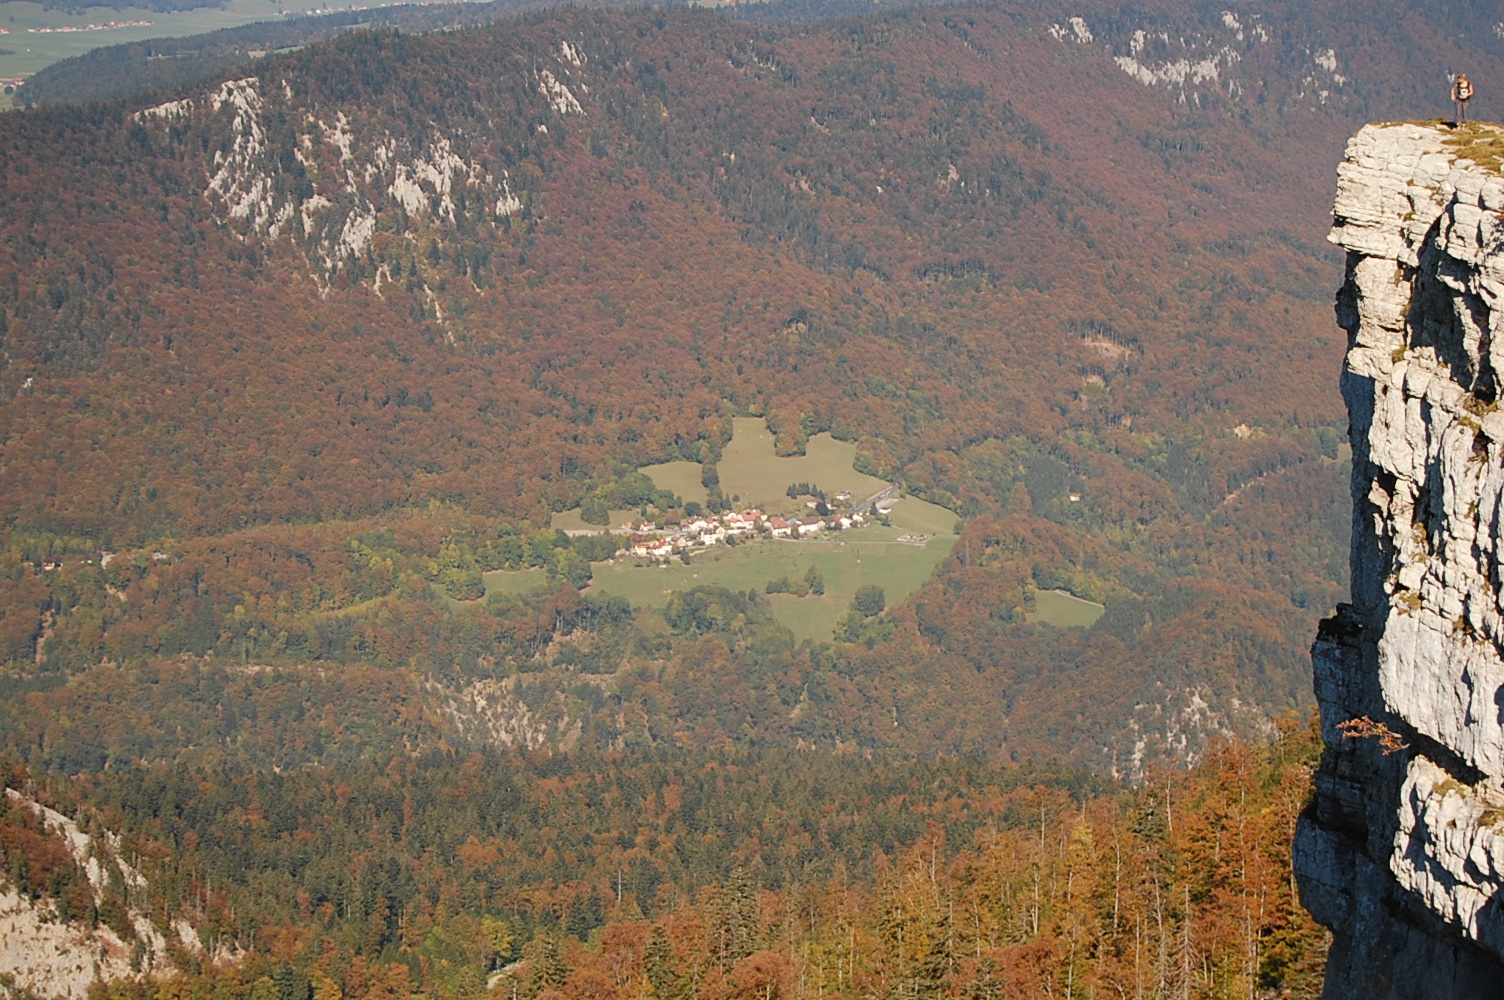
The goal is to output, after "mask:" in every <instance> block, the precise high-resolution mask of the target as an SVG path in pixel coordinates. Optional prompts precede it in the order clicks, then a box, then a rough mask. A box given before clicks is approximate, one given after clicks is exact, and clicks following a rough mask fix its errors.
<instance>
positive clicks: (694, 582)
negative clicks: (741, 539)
mask: <svg viewBox="0 0 1504 1000" xmlns="http://www.w3.org/2000/svg"><path fill="white" fill-rule="evenodd" d="M869 532H871V533H872V534H869ZM878 532H881V533H883V534H886V535H889V536H890V539H891V536H892V535H893V534H896V532H897V529H880V528H872V529H867V530H863V531H847V532H842V533H840V534H839V535H836V536H833V537H832V538H831V539H829V540H822V541H818V542H813V541H802V542H794V541H781V540H773V539H766V540H762V541H757V542H752V543H749V544H746V545H739V546H736V547H735V548H728V547H726V546H716V547H714V548H710V549H704V550H701V551H697V552H695V553H694V555H693V557H692V558H693V560H694V561H693V562H692V563H691V564H690V565H688V566H684V565H681V564H679V563H672V564H670V565H669V566H668V567H667V568H660V567H658V566H642V565H637V564H634V563H632V562H630V561H625V560H624V561H621V562H615V563H611V564H609V565H607V564H601V563H597V564H596V565H595V567H594V570H595V582H594V583H592V584H591V587H590V589H591V592H592V593H595V592H599V593H603V594H609V595H612V596H620V597H625V598H626V599H627V600H629V601H631V602H632V604H633V605H634V606H637V607H643V606H646V607H653V608H661V607H663V606H664V605H665V604H667V603H668V598H669V595H670V594H671V593H673V592H674V591H676V590H688V589H690V588H691V587H698V586H718V587H726V588H728V589H731V590H749V589H750V590H756V591H758V592H761V591H762V589H763V587H764V586H765V585H766V584H767V582H768V581H769V580H776V579H778V578H779V577H783V576H787V577H788V578H789V579H790V580H795V579H801V578H803V576H804V574H805V573H806V572H808V570H809V568H810V567H811V566H818V567H820V571H821V572H822V573H824V574H825V593H824V594H823V595H821V596H818V597H817V596H814V595H810V596H808V597H794V596H792V595H785V594H775V595H773V608H774V612H775V613H776V614H777V615H778V620H779V621H780V622H781V623H782V624H783V625H785V626H787V627H788V628H789V629H790V630H792V631H793V633H794V636H795V638H797V639H815V640H829V639H830V638H831V634H832V629H833V628H834V627H835V623H836V619H837V618H838V617H840V615H841V613H842V612H843V611H845V610H846V608H847V606H849V605H850V604H851V598H852V595H853V594H855V593H856V589H857V588H858V587H860V586H862V585H863V584H866V583H875V584H877V585H878V586H880V587H882V588H883V590H884V591H885V592H886V594H887V597H888V603H889V604H897V603H898V602H899V601H902V600H903V599H904V598H905V597H907V596H908V595H909V594H912V593H913V592H914V591H915V590H918V589H919V586H920V584H922V583H924V581H925V580H927V579H929V575H930V573H931V572H932V571H933V570H934V568H935V564H936V563H938V562H939V561H940V560H941V559H943V558H945V555H946V553H948V552H949V551H950V549H951V546H952V545H954V544H955V541H956V539H955V536H954V535H950V534H946V535H944V536H941V537H937V538H932V539H930V540H929V542H928V543H927V544H924V545H911V544H905V543H902V542H896V541H892V540H890V539H883V538H880V537H878V535H877V533H878ZM869 539H870V540H869Z"/></svg>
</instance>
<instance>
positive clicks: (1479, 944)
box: [1295, 125, 1504, 998]
mask: <svg viewBox="0 0 1504 1000" xmlns="http://www.w3.org/2000/svg"><path fill="white" fill-rule="evenodd" d="M1501 151H1504V132H1497V131H1496V130H1494V129H1492V128H1491V127H1488V126H1473V127H1471V128H1467V129H1458V130H1448V129H1445V128H1440V127H1430V126H1420V125H1371V126H1368V127H1367V128H1364V129H1363V130H1362V131H1361V132H1359V133H1358V135H1357V136H1356V137H1355V138H1354V139H1353V140H1352V141H1351V143H1350V144H1349V145H1348V149H1347V157H1346V161H1345V162H1344V163H1343V164H1342V166H1341V168H1340V171H1339V182H1338V192H1337V202H1336V208H1335V212H1334V215H1335V217H1336V225H1335V227H1334V229H1333V230H1332V234H1331V237H1330V238H1331V240H1332V241H1333V242H1335V243H1337V244H1339V245H1340V246H1343V247H1345V248H1346V249H1347V251H1348V258H1347V276H1346V281H1345V282H1344V283H1343V286H1342V289H1341V291H1340V292H1339V294H1338V298H1337V315H1338V321H1339V322H1340V323H1341V324H1342V326H1343V327H1344V328H1345V329H1346V330H1347V332H1348V334H1349V338H1350V339H1349V348H1348V354H1347V363H1346V366H1345V369H1344V371H1343V375H1342V392H1343V395H1344V397H1345V398H1346V400H1347V406H1348V411H1349V415H1350V419H1351V434H1352V445H1353V507H1354V509H1353V538H1352V603H1351V605H1341V606H1339V608H1338V611H1337V614H1336V615H1335V616H1333V617H1332V618H1330V619H1328V620H1327V621H1325V622H1323V623H1322V627H1321V631H1320V633H1319V634H1318V636H1317V639H1316V643H1315V646H1314V647H1313V650H1312V657H1313V663H1314V668H1315V684H1316V694H1317V699H1318V701H1319V702H1320V706H1321V719H1322V732H1323V736H1324V738H1325V742H1326V752H1325V755H1324V756H1323V758H1322V763H1321V768H1320V770H1319V772H1318V774H1317V776H1316V795H1315V799H1314V801H1313V803H1312V805H1311V807H1310V808H1309V809H1308V810H1307V811H1306V814H1305V816H1304V817H1303V818H1302V822H1301V828H1300V830H1299V833H1298V835H1297V838H1296V848H1295V851H1296V868H1297V872H1298V876H1299V879H1300V889H1301V900H1302V902H1303V903H1304V904H1305V905H1306V907H1307V908H1308V909H1309V910H1310V911H1311V913H1312V914H1313V915H1315V917H1316V918H1317V919H1318V920H1319V921H1321V922H1322V923H1323V924H1325V925H1327V926H1328V927H1330V928H1331V929H1332V931H1333V935H1334V940H1333V945H1332V951H1331V956H1330V959H1329V962H1328V972H1327V987H1326V995H1327V996H1328V997H1358V996H1365V997H1404V998H1412V997H1413V998H1432V997H1436V998H1440V997H1483V996H1497V995H1499V992H1500V990H1501V989H1504V986H1501V984H1504V898H1501V893H1500V889H1501V886H1504V653H1501V651H1504V565H1501V559H1504V408H1501V407H1500V400H1499V393H1500V383H1501V381H1504V302H1501V301H1500V300H1501V297H1504V219H1501V217H1500V212H1501V210H1504V176H1501V173H1500V169H1499V166H1498V162H1499V161H1498V154H1499V152H1501ZM1344 724H1346V726H1345V727H1344Z"/></svg>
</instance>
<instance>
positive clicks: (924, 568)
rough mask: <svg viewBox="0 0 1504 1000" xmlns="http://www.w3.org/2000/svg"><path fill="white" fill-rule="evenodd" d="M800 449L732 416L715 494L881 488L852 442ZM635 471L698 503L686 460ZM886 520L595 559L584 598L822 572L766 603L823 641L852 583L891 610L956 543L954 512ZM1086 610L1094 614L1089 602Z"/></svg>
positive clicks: (534, 574) (522, 580)
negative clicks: (680, 551)
mask: <svg viewBox="0 0 1504 1000" xmlns="http://www.w3.org/2000/svg"><path fill="white" fill-rule="evenodd" d="M806 451H807V454H805V455H801V456H798V457H794V458H779V457H778V456H776V455H774V454H773V436H772V435H771V434H769V433H768V428H767V424H766V423H764V422H763V421H762V420H761V419H756V418H747V417H738V418H737V419H736V423H735V430H734V433H733V436H732V439H731V443H730V444H728V445H727V446H726V450H725V452H724V454H723V455H722V456H721V461H720V462H719V463H718V465H717V468H718V469H719V471H720V474H721V491H722V492H723V493H725V495H726V496H728V497H730V496H732V495H733V494H735V495H739V496H740V497H741V504H740V506H741V507H760V508H762V509H763V510H767V511H770V512H776V511H787V510H790V509H792V507H793V502H792V501H791V500H790V499H789V497H788V494H787V489H788V486H789V484H790V483H805V482H807V483H813V484H814V485H816V486H818V487H820V488H821V489H824V490H825V491H826V492H827V493H830V494H835V493H836V492H837V491H839V490H849V491H850V492H851V494H852V495H853V496H854V497H856V498H858V499H865V498H866V497H869V496H871V495H872V494H874V493H879V492H881V491H882V490H884V489H887V488H888V486H889V484H888V483H885V482H883V481H882V480H881V479H877V478H874V477H872V476H865V475H862V474H861V473H859V472H857V471H856V470H854V469H853V468H852V467H851V461H852V458H853V456H854V455H855V454H856V446H855V445H853V444H844V443H842V442H840V441H837V440H835V439H834V438H832V437H831V436H830V435H829V434H820V435H817V436H815V437H813V438H810V440H809V445H808V447H807V449H806ZM643 471H644V472H646V473H647V474H648V475H649V476H651V477H652V479H653V482H654V483H656V484H657V485H658V487H659V488H660V489H666V490H672V491H673V492H675V493H677V494H678V495H679V496H681V497H683V498H684V499H685V500H699V501H701V502H702V503H703V502H704V500H705V488H704V487H702V486H701V485H700V466H699V465H698V464H696V463H694V462H665V463H663V464H661V465H650V466H647V467H646V468H644V469H643ZM637 516H638V512H637V511H630V510H623V511H612V512H611V524H612V525H613V526H615V525H619V524H621V523H623V522H624V521H627V520H631V519H633V518H636V517H637ZM889 521H890V522H891V526H883V525H881V524H877V523H872V524H870V525H869V526H867V527H865V528H861V529H856V530H852V531H844V532H838V533H832V534H829V535H826V536H823V537H822V538H821V539H820V540H819V541H783V540H774V539H762V540H759V541H756V542H753V543H749V544H746V545H739V546H736V547H735V548H731V547H727V546H715V547H713V548H708V549H697V550H695V551H694V552H693V553H692V554H691V559H692V563H691V564H690V565H688V566H685V565H682V564H681V563H679V562H677V561H676V562H674V563H672V564H670V565H669V566H667V567H659V566H645V565H642V564H639V563H637V562H635V561H632V560H623V561H620V562H611V563H597V564H595V566H594V573H595V582H594V583H593V584H591V588H590V589H591V592H592V593H597V594H606V595H609V596H615V597H625V598H626V599H627V600H628V601H630V602H632V605H633V606H634V607H652V608H661V607H663V606H664V605H665V604H667V603H668V598H669V595H670V594H672V593H673V592H674V591H676V590H688V589H690V588H691V587H697V586H707V585H708V586H717V587H726V588H728V589H731V590H755V591H758V592H759V593H761V592H762V590H763V587H764V586H765V585H766V584H767V582H768V581H769V580H776V579H778V578H779V577H784V576H787V577H788V578H789V579H790V580H794V579H800V578H802V577H803V576H804V574H805V573H806V572H807V571H808V570H809V568H810V567H811V566H819V567H820V571H821V572H822V573H824V574H825V593H824V594H823V595H821V596H814V595H810V596H807V597H794V596H793V595H791V594H774V595H773V597H772V600H773V608H774V612H775V613H776V614H777V615H778V620H779V621H780V622H782V623H783V624H784V625H785V626H787V627H788V628H789V629H790V630H792V631H793V633H794V636H795V637H796V638H798V639H815V640H828V639H830V638H831V635H832V631H833V629H834V627H835V623H836V619H837V618H839V617H840V616H841V613H842V612H844V611H845V610H846V608H847V607H848V606H849V605H850V603H851V598H852V595H854V594H855V593H856V589H857V588H858V587H860V586H862V585H863V584H867V583H875V584H877V585H878V586H879V587H882V588H883V590H884V592H885V593H886V594H887V598H888V603H889V604H897V603H899V602H900V601H902V600H903V599H904V598H906V597H908V596H909V595H910V594H912V593H913V592H914V591H915V590H917V589H919V586H920V585H921V584H923V583H924V581H925V580H927V579H929V575H930V573H931V572H933V571H934V568H935V566H936V565H937V564H938V563H939V562H940V560H941V559H944V558H945V556H946V554H947V553H948V552H950V550H951V546H953V545H954V544H955V541H956V536H955V534H954V528H955V524H956V515H955V514H954V513H953V512H951V511H949V510H946V509H945V508H944V507H939V506H936V505H935V504H932V503H927V502H926V501H924V500H918V499H915V498H913V497H906V498H904V499H902V500H899V501H898V502H897V504H896V505H895V506H894V507H893V510H892V513H891V514H890V516H889ZM553 526H554V527H555V528H561V529H563V530H565V531H570V530H581V529H587V528H588V529H596V530H599V528H600V526H599V525H589V524H585V523H584V522H583V521H581V520H580V512H579V511H578V510H572V511H566V512H564V513H562V514H555V515H554V516H553ZM485 581H486V590H487V592H488V593H489V592H492V591H494V590H496V589H504V590H507V591H512V592H517V591H522V590H527V589H529V588H531V587H536V586H539V585H541V584H542V583H543V574H542V571H541V570H528V571H524V572H520V573H506V572H496V573H487V574H486V575H485ZM1040 599H1041V600H1040V603H1041V607H1043V606H1044V605H1046V604H1050V606H1051V607H1053V604H1051V602H1050V601H1049V600H1048V599H1047V598H1046V596H1045V595H1043V594H1041V595H1040ZM1069 600H1074V598H1069ZM1079 603H1083V604H1084V603H1085V602H1079ZM1090 607H1092V608H1096V610H1097V613H1098V614H1100V613H1101V609H1100V608H1098V607H1097V606H1096V605H1090ZM1052 613H1053V612H1052ZM1092 620H1093V621H1094V620H1095V618H1093V619H1092Z"/></svg>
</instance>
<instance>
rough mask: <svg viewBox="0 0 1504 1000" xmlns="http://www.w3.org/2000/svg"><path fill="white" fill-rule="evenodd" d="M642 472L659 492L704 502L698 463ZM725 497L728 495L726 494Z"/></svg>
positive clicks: (654, 467)
mask: <svg viewBox="0 0 1504 1000" xmlns="http://www.w3.org/2000/svg"><path fill="white" fill-rule="evenodd" d="M642 471H643V472H646V473H647V474H648V477H649V478H651V479H652V480H653V484H654V485H655V486H657V487H658V488H659V489H660V490H668V491H670V492H672V493H677V494H678V495H679V496H681V497H683V498H684V500H685V501H686V502H687V501H690V500H694V501H695V502H697V503H702V504H703V503H704V502H705V496H706V490H705V487H703V486H701V485H700V463H699V462H662V463H660V464H658V465H645V466H643V467H642ZM784 485H785V486H787V485H788V484H787V483H785V484H784ZM727 496H730V494H729V493H728V494H727Z"/></svg>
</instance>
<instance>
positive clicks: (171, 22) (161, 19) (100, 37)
mask: <svg viewBox="0 0 1504 1000" xmlns="http://www.w3.org/2000/svg"><path fill="white" fill-rule="evenodd" d="M320 6H321V5H320V3H318V2H316V0H287V2H286V3H285V4H284V3H276V2H274V0H229V2H228V3H226V4H225V5H224V6H223V7H205V8H200V9H199V10H188V11H177V12H172V13H162V12H159V11H154V10H143V9H141V8H139V7H129V6H121V7H118V8H117V7H90V8H89V9H88V10H87V11H85V12H84V13H83V14H77V15H75V14H68V13H65V12H64V11H60V10H48V9H47V8H45V7H43V6H42V5H41V4H39V3H30V2H22V0H12V2H10V3H0V28H9V29H10V34H8V35H0V49H6V50H8V51H9V52H10V53H11V54H10V55H0V79H9V78H11V77H16V76H30V75H31V74H32V73H35V72H36V71H37V70H39V69H42V68H44V67H46V66H50V65H52V64H53V63H55V62H57V61H59V60H61V59H67V58H68V57H70V56H77V55H82V54H83V53H85V52H88V51H89V50H90V49H97V48H99V47H100V46H103V45H121V44H124V43H127V42H141V41H145V40H146V39H148V38H177V37H180V36H183V35H199V34H203V33H204V32H206V31H218V30H219V29H220V28H234V27H237V26H239V25H242V24H250V23H251V22H252V21H271V20H276V19H277V18H280V17H281V16H282V12H283V11H284V10H287V11H294V12H298V13H302V12H304V11H309V10H316V9H318V8H319V7H320ZM348 6H349V5H348V4H339V5H338V6H337V7H335V6H330V7H329V8H327V9H330V10H334V9H341V10H343V9H346V8H347V7H348ZM109 21H114V22H116V23H120V22H124V21H149V22H151V23H150V24H141V25H130V26H129V27H121V28H108V29H102V30H92V31H65V32H47V33H36V32H33V31H28V30H27V29H29V28H61V27H72V28H82V27H85V26H87V25H90V24H104V23H106V22H109Z"/></svg>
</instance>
